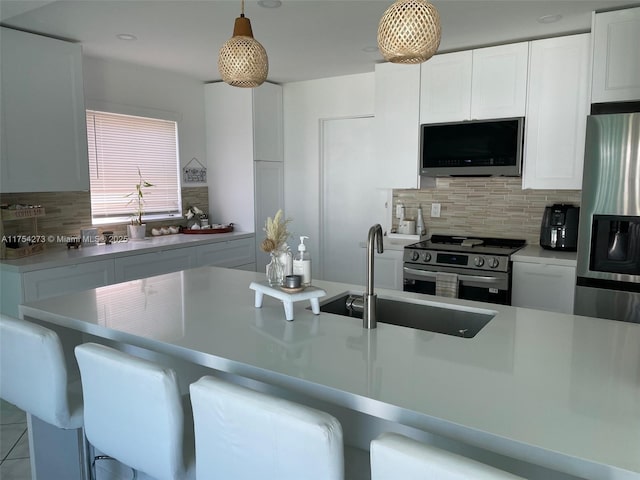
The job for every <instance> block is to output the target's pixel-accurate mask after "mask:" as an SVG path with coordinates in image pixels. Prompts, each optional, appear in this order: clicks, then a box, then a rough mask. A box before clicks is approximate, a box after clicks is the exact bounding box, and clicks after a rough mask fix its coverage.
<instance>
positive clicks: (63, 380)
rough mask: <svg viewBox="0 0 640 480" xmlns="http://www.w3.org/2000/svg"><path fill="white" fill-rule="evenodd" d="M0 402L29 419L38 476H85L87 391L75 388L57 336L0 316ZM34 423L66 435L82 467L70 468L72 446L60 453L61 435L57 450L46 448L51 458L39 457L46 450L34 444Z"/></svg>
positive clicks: (63, 447)
mask: <svg viewBox="0 0 640 480" xmlns="http://www.w3.org/2000/svg"><path fill="white" fill-rule="evenodd" d="M0 396H1V397H2V398H3V399H4V400H6V401H7V402H9V403H12V404H14V405H15V406H16V407H18V408H20V409H21V410H24V411H25V412H26V413H27V415H28V416H29V419H28V423H29V439H30V443H31V448H32V449H33V448H36V450H38V451H31V465H32V469H35V470H36V471H33V472H32V473H33V475H34V476H35V475H38V478H65V477H66V478H69V476H71V475H80V476H84V475H86V471H85V470H84V469H83V468H84V466H83V465H81V464H82V463H83V462H85V461H86V459H85V457H84V454H85V452H84V451H83V450H84V449H85V447H84V436H83V434H82V425H83V415H82V409H83V402H82V389H81V387H80V382H79V381H76V382H75V383H74V382H73V381H71V380H70V378H69V373H68V372H67V366H66V363H65V357H64V352H63V348H62V343H61V342H60V338H59V337H58V335H57V334H56V333H55V332H54V331H53V330H50V329H48V328H45V327H42V326H40V325H37V324H35V323H31V322H28V321H25V320H19V319H17V318H13V317H9V316H6V315H0ZM31 417H37V419H39V420H41V421H42V422H44V423H42V425H45V426H46V425H47V424H48V425H52V426H54V427H57V428H59V429H63V430H67V431H68V433H64V435H63V436H62V438H63V439H64V442H70V445H74V446H75V448H76V449H77V450H78V451H77V452H76V453H77V455H79V457H78V458H77V460H78V464H76V465H74V466H69V465H67V463H68V461H69V460H70V458H71V457H73V455H72V453H71V452H69V451H68V449H67V448H66V447H67V446H69V444H67V443H65V444H64V445H63V446H62V447H60V448H58V447H59V441H60V439H61V437H60V436H59V435H57V434H56V440H55V443H56V444H55V445H52V444H47V446H46V452H44V453H46V455H40V454H39V449H40V447H42V448H45V447H44V445H40V444H39V443H38V444H36V443H32V441H33V438H32V434H33V432H32V427H33V425H34V423H36V422H35V421H34V420H35V419H32V418H31ZM47 428H48V427H47ZM52 430H55V429H52ZM74 430H77V432H74ZM61 433H62V432H61ZM36 456H37V458H35V457H36ZM73 458H74V459H75V457H73ZM40 462H43V463H40Z"/></svg>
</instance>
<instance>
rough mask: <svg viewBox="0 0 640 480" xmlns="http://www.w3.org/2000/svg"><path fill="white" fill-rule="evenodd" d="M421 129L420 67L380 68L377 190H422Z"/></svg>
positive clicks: (387, 65)
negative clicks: (420, 172) (419, 185)
mask: <svg viewBox="0 0 640 480" xmlns="http://www.w3.org/2000/svg"><path fill="white" fill-rule="evenodd" d="M419 127H420V65H399V64H395V63H378V64H376V70H375V121H374V130H375V140H374V141H375V146H376V150H375V166H374V168H373V170H372V171H373V172H374V173H375V180H374V181H375V183H374V184H373V186H374V187H380V188H417V187H418V154H419V151H420V147H419V143H420V128H419ZM362 170H363V171H364V170H371V165H369V166H367V167H363V169H362Z"/></svg>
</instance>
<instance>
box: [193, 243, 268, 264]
mask: <svg viewBox="0 0 640 480" xmlns="http://www.w3.org/2000/svg"><path fill="white" fill-rule="evenodd" d="M196 256H197V265H198V266H203V265H214V266H217V267H229V268H236V267H244V268H242V270H250V268H249V266H250V265H253V266H254V270H255V264H256V255H255V239H254V238H241V239H239V240H230V241H228V242H217V243H210V244H208V245H199V246H198V247H196Z"/></svg>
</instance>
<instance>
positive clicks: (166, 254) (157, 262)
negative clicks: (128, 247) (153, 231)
mask: <svg viewBox="0 0 640 480" xmlns="http://www.w3.org/2000/svg"><path fill="white" fill-rule="evenodd" d="M196 266H198V264H197V263H196V247H187V248H184V247H183V248H174V249H171V250H160V251H156V252H150V253H142V254H137V255H129V256H126V257H118V258H116V259H115V260H114V268H115V281H116V282H126V281H128V280H136V279H138V278H145V277H151V276H154V275H162V274H163V273H171V272H177V271H179V270H186V269H187V268H193V267H196Z"/></svg>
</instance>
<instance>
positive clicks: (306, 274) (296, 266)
mask: <svg viewBox="0 0 640 480" xmlns="http://www.w3.org/2000/svg"><path fill="white" fill-rule="evenodd" d="M308 238H309V237H307V236H306V235H302V236H301V237H300V245H298V253H297V254H296V256H295V257H294V259H293V274H294V275H300V276H301V277H302V285H304V286H305V287H307V286H309V285H311V255H310V254H309V252H307V246H306V245H305V244H304V241H305V240H306V239H308Z"/></svg>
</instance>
